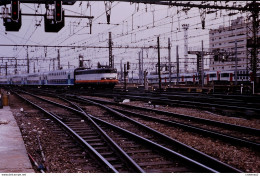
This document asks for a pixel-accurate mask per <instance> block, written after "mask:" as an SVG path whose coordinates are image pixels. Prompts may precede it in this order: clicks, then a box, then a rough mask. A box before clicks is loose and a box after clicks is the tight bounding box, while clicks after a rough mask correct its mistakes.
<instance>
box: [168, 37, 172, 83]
mask: <svg viewBox="0 0 260 176" xmlns="http://www.w3.org/2000/svg"><path fill="white" fill-rule="evenodd" d="M168 60H169V83H170V85H171V83H172V64H171V40H170V38H168Z"/></svg>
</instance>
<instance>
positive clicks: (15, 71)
mask: <svg viewBox="0 0 260 176" xmlns="http://www.w3.org/2000/svg"><path fill="white" fill-rule="evenodd" d="M14 73H15V74H17V58H15V70H14Z"/></svg>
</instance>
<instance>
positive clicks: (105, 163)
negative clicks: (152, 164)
mask: <svg viewBox="0 0 260 176" xmlns="http://www.w3.org/2000/svg"><path fill="white" fill-rule="evenodd" d="M13 93H14V94H16V95H17V96H18V97H20V98H22V99H23V100H25V101H26V102H28V103H30V104H31V105H33V106H34V107H36V108H38V109H40V110H41V111H42V112H44V113H45V114H46V115H48V116H50V117H52V118H53V119H54V120H55V121H57V122H58V123H59V124H60V125H62V126H63V127H64V128H65V129H66V130H67V131H68V132H70V134H71V135H72V136H74V137H75V138H76V139H77V140H78V141H80V143H82V144H83V145H84V146H85V147H86V148H87V149H88V151H90V152H91V153H92V154H93V155H94V156H95V157H96V158H97V159H98V160H99V161H100V162H101V163H102V164H104V165H105V166H106V168H107V170H108V171H109V172H114V173H118V171H117V170H116V169H115V168H114V166H112V165H111V164H110V163H109V162H108V161H107V160H106V159H105V158H104V157H103V156H102V155H101V154H100V153H98V152H97V151H96V150H95V149H94V148H93V147H92V146H91V145H90V144H88V143H87V142H86V141H85V140H84V139H83V138H81V137H80V136H79V135H78V134H77V133H76V132H74V131H73V130H72V129H71V128H70V127H69V126H67V125H66V124H65V123H63V122H62V121H61V120H60V117H59V118H58V117H57V115H53V114H52V113H50V112H48V111H47V110H45V109H44V108H42V107H40V106H38V105H37V104H35V103H33V102H31V101H30V100H28V99H26V98H25V97H23V96H21V95H19V94H18V93H16V92H13Z"/></svg>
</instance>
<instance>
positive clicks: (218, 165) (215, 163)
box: [70, 96, 242, 172]
mask: <svg viewBox="0 0 260 176" xmlns="http://www.w3.org/2000/svg"><path fill="white" fill-rule="evenodd" d="M70 97H73V96H70ZM74 98H75V97H74ZM77 98H79V99H78V100H81V101H83V102H84V101H85V102H86V101H88V102H89V103H92V104H95V105H98V106H101V107H103V108H105V109H107V110H109V111H111V112H113V113H115V114H116V115H118V116H120V117H123V118H125V119H127V120H129V121H131V122H133V123H134V124H136V125H138V126H140V127H142V128H144V129H146V130H148V131H149V132H152V133H153V134H155V135H157V136H159V137H161V138H162V139H164V140H166V141H169V142H170V143H171V144H173V145H178V146H179V147H181V148H182V149H184V150H186V151H188V152H189V153H191V154H190V156H196V157H197V158H199V160H200V162H202V163H204V164H209V165H210V167H212V168H213V169H215V170H218V171H219V172H242V171H240V170H238V169H236V168H234V167H232V166H229V165H227V164H225V163H223V162H221V161H219V160H217V159H215V158H213V157H211V156H209V155H207V154H205V153H203V152H200V151H198V150H196V149H194V148H192V147H190V146H188V145H186V144H183V143H181V142H179V141H177V140H174V139H172V138H170V137H169V136H167V135H165V134H162V133H160V132H158V131H156V130H154V129H152V128H150V127H148V126H146V125H143V124H141V123H140V122H137V121H135V120H133V119H131V118H129V117H127V116H125V115H124V114H121V113H119V112H117V111H116V110H113V108H109V107H106V106H104V105H101V104H99V103H95V102H93V101H89V100H86V99H85V98H83V97H77ZM74 101H77V99H74Z"/></svg>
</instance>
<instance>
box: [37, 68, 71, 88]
mask: <svg viewBox="0 0 260 176" xmlns="http://www.w3.org/2000/svg"><path fill="white" fill-rule="evenodd" d="M41 84H42V85H48V86H73V85H74V69H67V70H56V71H50V72H45V73H43V74H42V79H41Z"/></svg>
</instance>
